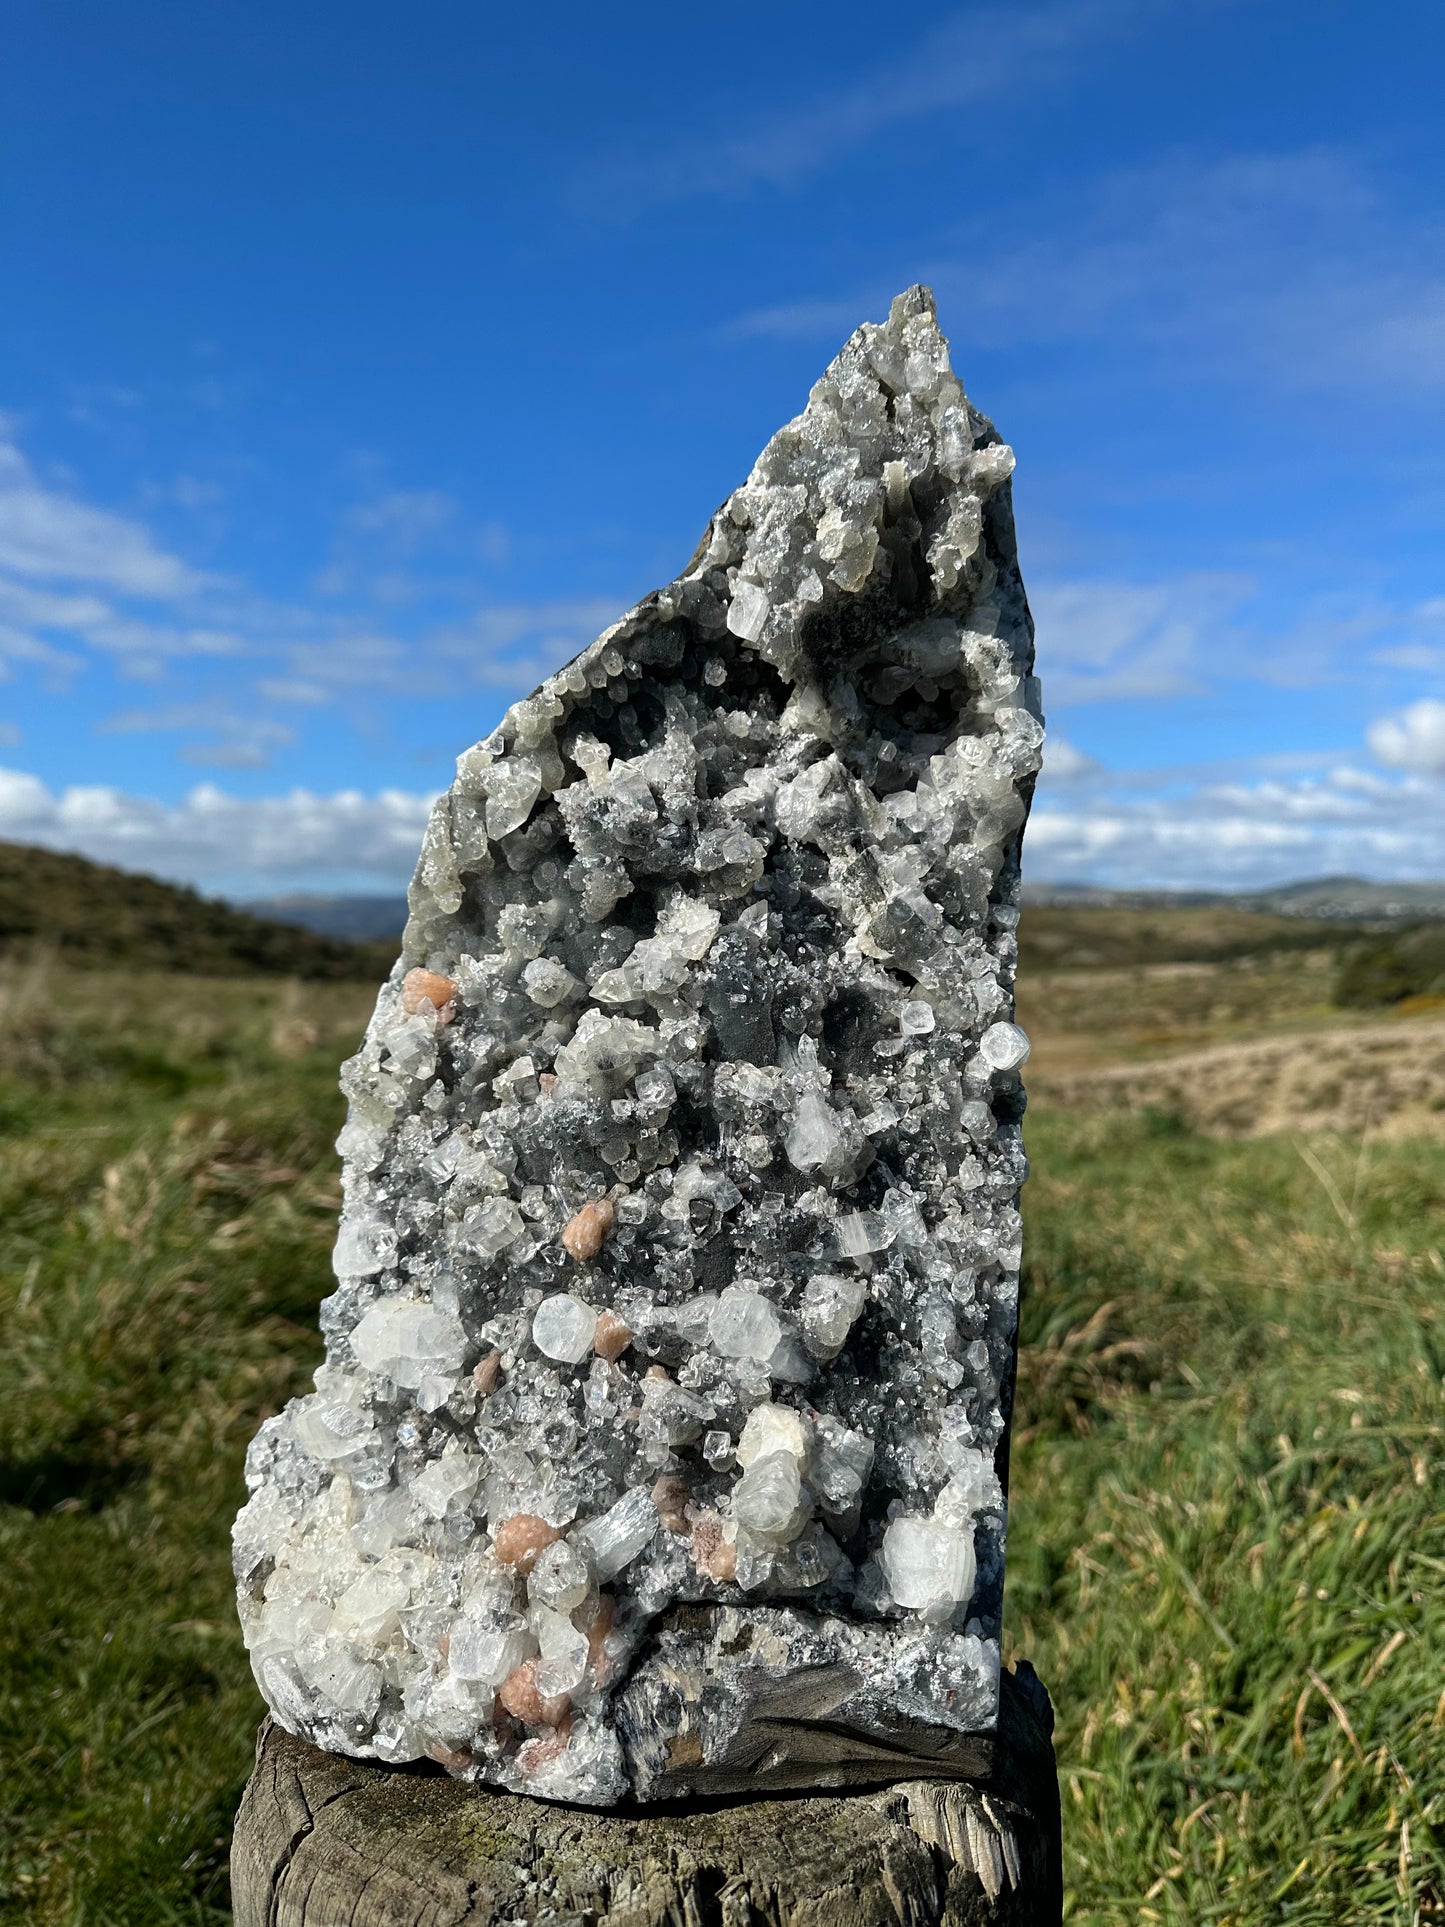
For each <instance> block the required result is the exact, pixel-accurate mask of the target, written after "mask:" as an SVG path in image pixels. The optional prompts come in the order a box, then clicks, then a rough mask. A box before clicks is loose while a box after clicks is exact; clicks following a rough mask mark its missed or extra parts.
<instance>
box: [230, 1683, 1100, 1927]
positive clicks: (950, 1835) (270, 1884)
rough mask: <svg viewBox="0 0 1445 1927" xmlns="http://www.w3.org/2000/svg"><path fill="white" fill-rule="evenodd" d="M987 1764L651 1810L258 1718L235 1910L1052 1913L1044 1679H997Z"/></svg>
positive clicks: (593, 1923) (277, 1920)
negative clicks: (336, 1748) (337, 1746)
mask: <svg viewBox="0 0 1445 1927" xmlns="http://www.w3.org/2000/svg"><path fill="white" fill-rule="evenodd" d="M1003 1684H1004V1691H1003V1698H1002V1708H1001V1713H1000V1721H999V1743H998V1749H997V1763H996V1766H995V1769H994V1772H993V1774H992V1775H991V1776H990V1778H989V1779H988V1780H987V1781H981V1782H977V1783H975V1782H967V1781H958V1780H927V1779H924V1780H908V1781H903V1782H901V1783H899V1784H897V1785H894V1786H888V1787H882V1788H879V1789H877V1790H876V1791H872V1792H852V1793H845V1794H817V1795H809V1794H800V1795H794V1796H791V1797H775V1798H771V1799H765V1800H751V1801H748V1800H743V1801H729V1802H724V1801H709V1802H688V1803H682V1802H678V1803H674V1804H672V1805H669V1806H663V1807H652V1808H640V1807H633V1808H610V1809H603V1810H599V1809H594V1808H581V1807H562V1806H551V1805H547V1804H545V1803H543V1802H542V1801H538V1800H528V1799H524V1798H521V1797H519V1796H518V1795H516V1794H511V1793H501V1792H497V1791H495V1790H493V1789H491V1788H488V1787H482V1786H475V1785H469V1784H465V1783H463V1782H460V1781H457V1780H452V1779H449V1778H448V1777H446V1776H445V1775H444V1774H442V1773H441V1772H440V1771H439V1770H430V1769H426V1768H420V1767H404V1768H387V1767H381V1766H375V1765H372V1764H370V1763H368V1762H364V1761H361V1760H349V1759H343V1758H341V1757H339V1756H337V1755H334V1754H328V1753H322V1752H320V1751H319V1750H318V1749H317V1748H316V1747H314V1746H310V1745H308V1744H307V1743H306V1742H305V1741H303V1740H297V1739H293V1738H292V1737H291V1735H290V1734H288V1733H285V1732H283V1731H282V1730H281V1728H279V1727H277V1726H275V1725H273V1724H272V1722H271V1721H269V1720H268V1721H266V1722H265V1723H264V1724H263V1726H262V1727H261V1731H260V1734H259V1736H258V1738H257V1744H256V1768H255V1771H254V1772H253V1773H252V1775H251V1779H250V1782H249V1784H248V1785H247V1788H246V1792H245V1795H244V1797H243V1799H242V1802H241V1808H240V1812H239V1813H238V1815H237V1817H236V1830H235V1840H234V1844H233V1847H232V1852H231V1882H232V1896H233V1902H234V1906H235V1918H236V1927H461V1924H462V1923H465V1927H503V1923H506V1927H516V1924H518V1923H523V1922H526V1923H532V1922H546V1923H548V1927H1058V1923H1059V1922H1060V1920H1061V1918H1062V1909H1063V1897H1062V1874H1061V1864H1060V1842H1059V1791H1058V1779H1057V1775H1056V1772H1055V1767H1054V1757H1053V1746H1052V1743H1051V1740H1050V1737H1049V1736H1050V1733H1051V1731H1052V1728H1053V1711H1052V1708H1051V1707H1050V1705H1049V1700H1048V1695H1047V1693H1045V1691H1044V1689H1043V1687H1042V1686H1041V1685H1040V1684H1039V1681H1038V1679H1037V1678H1036V1676H1035V1674H1034V1672H1033V1669H1032V1667H1030V1666H1029V1665H1028V1664H1027V1662H1024V1663H1023V1664H1021V1665H1020V1667H1019V1669H1018V1671H1017V1672H1016V1673H1013V1674H1005V1676H1004V1682H1003Z"/></svg>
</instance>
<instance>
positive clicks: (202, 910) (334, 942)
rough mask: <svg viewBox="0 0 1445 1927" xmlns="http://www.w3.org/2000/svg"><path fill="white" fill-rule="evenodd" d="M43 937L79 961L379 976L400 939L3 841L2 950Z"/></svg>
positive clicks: (236, 972) (206, 972)
mask: <svg viewBox="0 0 1445 1927" xmlns="http://www.w3.org/2000/svg"><path fill="white" fill-rule="evenodd" d="M36 945H44V946H49V947H52V948H54V949H56V950H58V951H60V952H62V953H63V954H64V955H66V956H68V957H71V958H74V959H75V960H76V961H77V962H87V963H94V964H97V965H100V964H111V965H116V966H123V967H125V968H128V969H138V970H178V971H186V972H189V973H192V974H195V975H200V976H241V975H249V974H252V973H260V974H262V975H266V976H286V977H312V978H317V977H319V978H333V979H338V980H340V979H346V978H352V979H356V978H362V979H365V978H373V977H378V976H381V975H384V974H385V972H386V971H387V970H388V969H389V968H390V967H391V962H392V959H393V957H394V955H395V945H394V944H387V945H385V946H376V945H367V944H360V943H354V942H348V941H346V940H345V939H344V938H340V937H328V936H319V935H317V934H316V933H314V932H313V931H310V930H303V929H298V928H297V927H296V925H294V924H291V923H282V922H279V921H277V920H276V919H274V918H268V917H261V916H255V915H253V914H251V913H249V912H247V911H244V910H238V909H236V908H234V907H233V906H232V905H231V904H228V903H220V902H217V901H215V900H213V899H211V898H208V897H203V896H200V895H199V894H198V893H197V892H196V891H194V890H188V889H185V888H183V887H182V886H180V885H177V884H174V883H162V882H160V881H159V879H158V878H156V877H148V876H138V875H135V874H133V873H132V872H130V871H128V870H113V869H110V868H108V867H107V866H106V865H105V864H102V863H91V862H89V861H88V860H87V859H86V858H85V857H81V856H67V855H64V854H62V853H61V852H59V851H56V850H41V849H36V848H34V847H33V846H31V845H29V844H24V843H5V842H0V953H3V952H7V951H9V952H13V951H15V950H18V949H27V948H31V947H33V946H36Z"/></svg>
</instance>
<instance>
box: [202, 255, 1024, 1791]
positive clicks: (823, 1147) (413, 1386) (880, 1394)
mask: <svg viewBox="0 0 1445 1927" xmlns="http://www.w3.org/2000/svg"><path fill="white" fill-rule="evenodd" d="M1012 467H1013V456H1012V454H1011V452H1010V451H1009V449H1007V448H1006V447H1005V446H1004V445H1003V444H1002V443H1001V442H1000V441H999V439H998V436H997V435H996V433H995V432H994V429H993V428H992V426H991V425H990V423H989V422H987V421H986V420H985V419H984V418H983V417H982V416H981V415H979V414H978V413H977V412H976V411H975V410H974V409H973V407H972V406H971V405H970V403H969V402H968V401H967V400H966V398H965V396H964V394H963V391H962V389H961V388H960V386H959V383H958V381H957V380H956V379H955V377H954V375H953V373H952V371H951V369H950V366H949V360H948V351H947V347H946V345H945V343H944V340H943V338H942V336H941V335H940V333H939V331H938V326H937V323H936V321H935V318H934V312H933V305H932V301H931V298H930V296H929V295H928V293H927V291H926V290H924V289H922V288H914V289H912V290H911V291H910V292H909V293H907V294H905V295H903V296H901V297H900V298H899V299H898V300H897V301H896V302H895V303H894V305H893V309H892V312H891V314H890V316H889V319H888V320H887V322H886V323H884V324H883V325H882V326H876V327H875V326H868V327H863V328H860V329H859V330H858V332H857V333H856V334H855V335H854V336H853V337H852V339H851V340H850V341H849V342H848V343H847V345H846V347H845V348H844V349H843V351H842V353H841V354H840V355H839V356H838V358H837V360H836V361H834V363H833V364H832V366H831V367H830V368H829V369H828V371H827V372H826V374H825V375H824V376H823V377H822V379H821V380H820V381H819V382H818V384H817V386H816V387H815V388H814V389H813V392H812V394H811V396H810V398H809V402H808V406H807V408H806V410H805V411H804V412H803V414H802V415H800V416H799V417H798V418H797V419H796V420H795V421H793V422H790V423H789V424H788V425H787V427H785V428H783V429H781V430H780V431H779V433H778V434H776V435H775V436H774V437H773V439H772V441H771V442H769V444H768V446H767V447H766V449H765V450H764V451H763V453H762V455H761V457H760V458H759V460H758V463H757V465H756V467H755V468H754V470H753V472H752V474H751V476H750V477H749V479H748V480H747V482H746V483H745V484H744V485H743V486H742V487H741V488H739V489H737V490H736V491H735V492H734V493H733V494H732V495H731V496H729V497H728V499H727V501H726V502H725V503H724V504H723V506H722V508H721V509H720V510H719V511H718V513H717V515H716V516H715V517H714V519H713V521H712V524H711V526H710V527H709V529H708V532H707V534H706V536H705V537H704V539H703V541H702V544H701V545H700V547H699V549H698V551H697V553H696V555H695V556H694V558H693V560H692V562H691V564H690V565H689V567H688V568H687V570H686V571H685V572H684V573H683V574H682V575H681V576H679V577H678V579H677V580H676V581H674V582H672V583H670V584H669V585H668V586H667V587H666V588H665V589H662V590H660V591H658V592H657V593H656V594H653V595H650V596H649V597H648V598H647V599H646V600H645V601H644V602H642V603H641V604H639V606H638V607H637V608H636V609H634V610H633V611H632V612H631V613H630V614H629V615H627V616H625V617H624V618H623V619H622V620H621V621H620V622H619V623H617V624H616V625H615V626H614V627H613V628H611V629H609V630H608V631H607V632H606V633H605V634H604V635H603V636H601V637H600V638H599V639H598V640H597V642H595V643H594V644H593V645H592V646H591V647H590V648H588V649H586V650H584V651H583V653H582V654H581V655H580V656H578V657H577V659H576V660H575V661H573V662H571V663H569V664H568V665H567V666H566V667H565V668H563V669H561V670H559V672H558V673H557V674H556V675H555V676H553V677H551V678H550V680H548V681H547V682H546V683H544V684H543V685H542V687H541V688H540V689H539V690H538V691H537V692H536V693H535V694H534V695H532V696H530V697H528V698H527V699H526V700H525V701H523V702H519V703H517V704H516V705H515V706H514V707H513V708H512V709H511V710H509V711H508V713H507V715H506V716H505V718H504V719H503V721H502V722H501V724H500V725H499V726H498V728H497V729H496V730H495V731H494V732H493V733H492V735H491V736H489V737H488V738H486V740H485V741H483V742H482V743H480V744H479V745H478V746H477V747H476V748H474V749H470V750H468V751H467V752H466V753H465V754H464V755H463V756H462V757H461V758H460V760H459V762H458V765H457V778H456V782H455V783H454V784H453V786H452V788H451V790H450V791H449V792H448V793H447V794H446V795H445V796H444V797H442V799H441V800H440V802H439V803H438V804H437V806H436V810H435V812H434V814H433V816H432V819H431V823H430V826H429V828H428V830H427V833H426V839H425V843H424V846H423V850H422V855H421V860H420V864H419V867H418V869H417V873H416V878H415V881H414V883H413V885H412V889H411V920H410V923H409V924H408V927H407V932H406V937H405V945H404V952H403V956H402V958H401V960H400V962H399V963H398V964H397V967H396V969H395V971H394V972H393V974H392V978H391V980H390V982H389V983H388V984H387V985H386V986H385V987H384V988H383V990H382V992H381V995H380V998H379V1000H378V1003H377V1008H376V1014H375V1017H374V1019H373V1021H372V1023H371V1026H370V1029H369V1030H368V1032H367V1035H366V1039H365V1041H364V1043H363V1044H362V1047H361V1049H360V1051H359V1052H358V1054H357V1055H356V1056H355V1057H354V1058H353V1059H352V1060H351V1061H350V1063H349V1064H347V1066H346V1067H345V1071H344V1076H343V1086H344V1089H345V1091H346V1093H347V1096H348V1097H349V1099H350V1111H349V1115H348V1119H347V1122H346V1125H345V1128H344V1130H343V1131H342V1134H341V1138H340V1141H339V1147H338V1148H339V1149H340V1151H341V1153H342V1155H343V1158H344V1161H345V1200H346V1201H345V1208H344V1211H343V1214H342V1221H341V1231H340V1236H339V1238H338V1240H337V1244H336V1253H335V1270H336V1276H337V1287H336V1290H335V1292H334V1293H333V1295H332V1296H331V1297H330V1298H328V1299H327V1300H326V1301H325V1303H324V1305H323V1306H322V1329H323V1332H324V1334H325V1337H326V1342H327V1357H326V1362H325V1364H324V1365H323V1366H322V1367H321V1368H320V1369H319V1370H318V1372H317V1374H316V1380H315V1385H316V1389H315V1390H314V1391H313V1392H310V1393H308V1394H307V1395H306V1396H305V1397H303V1398H299V1399H296V1400H294V1401H293V1402H292V1403H291V1405H289V1406H288V1407H287V1409H286V1410H285V1411H284V1412H282V1413H281V1414H280V1415H279V1416H278V1417H276V1418H272V1419H268V1420H267V1421H266V1423H265V1424H264V1425H263V1426H262V1428H261V1431H260V1433H259V1435H258V1437H257V1438H256V1440H255V1443H254V1445H253V1446H252V1449H251V1453H250V1458H249V1461H248V1480H249V1484H250V1487H251V1494H252V1496H251V1498H250V1500H249V1503H248V1504H247V1505H246V1507H245V1509H244V1510H243V1511H242V1513H241V1515H240V1517H239V1519H238V1520H237V1522H236V1530H235V1557H236V1575H237V1580H238V1585H239V1592H240V1604H241V1616H242V1620H243V1623H244V1627H245V1633H246V1639H247V1643H248V1645H249V1648H250V1652H251V1659H252V1663H253V1666H254V1668H255V1673H256V1677H257V1680H258V1681H259V1683H260V1686H261V1690H262V1692H263V1693H264V1695H265V1697H266V1699H267V1701H268V1702H269V1704H270V1706H271V1708H272V1710H273V1712H274V1713H275V1715H276V1717H277V1719H278V1720H279V1721H280V1722H281V1723H282V1725H283V1726H285V1727H287V1728H288V1729H289V1730H290V1731H292V1732H294V1733H298V1734H302V1735H305V1736H307V1737H309V1738H311V1739H314V1740H315V1741H317V1742H318V1743H319V1744H320V1745H322V1746H324V1747H330V1748H333V1749H336V1750H339V1751H342V1752H346V1753H353V1754H360V1755H363V1756H366V1757H368V1758H377V1759H381V1760H385V1761H403V1760H411V1759H416V1758H419V1757H421V1756H429V1757H430V1758H432V1759H434V1760H438V1761H440V1762H442V1763H443V1764H444V1765H445V1766H446V1767H447V1768H448V1769H449V1770H450V1771H451V1772H453V1773H456V1774H460V1775H465V1776H472V1777H476V1778H482V1779H486V1780H490V1781H494V1782H498V1783H500V1784H501V1785H503V1786H507V1787H512V1788H517V1789H522V1790H525V1791H528V1792H532V1793H535V1794H539V1795H542V1796H544V1797H548V1798H554V1799H566V1800H577V1801H585V1802H592V1803H597V1804H610V1803H613V1802H616V1801H620V1800H624V1799H627V1798H636V1799H647V1798H657V1797H663V1796H672V1795H677V1794H681V1793H699V1792H701V1793H706V1792H719V1791H727V1790H730V1789H738V1788H757V1789H763V1788H769V1787H780V1786H806V1785H823V1786H826V1785H840V1784H847V1783H849V1782H853V1781H860V1782H861V1781H869V1780H872V1781H880V1780H887V1779H888V1778H890V1777H896V1776H899V1775H905V1776H916V1775H917V1774H919V1773H920V1772H936V1773H945V1774H962V1773H967V1772H969V1771H971V1770H978V1769H980V1768H982V1767H983V1766H985V1765H986V1764H987V1759H988V1750H989V1734H990V1731H991V1729H992V1726H993V1723H994V1719H995V1712H996V1705H997V1694H998V1668H999V1648H998V1635H999V1612H1000V1604H1001V1593H1002V1582H1003V1537H1004V1493H1003V1488H1002V1484H1001V1479H1000V1469H1001V1468H1002V1467H1003V1465H1004V1462H1005V1460H1004V1451H1005V1444H1006V1422H1007V1416H1008V1410H1009V1403H1010V1397H1011V1391H1012V1376H1013V1348H1014V1332H1015V1319H1016V1311H1017V1294H1018V1266H1019V1242H1020V1232H1019V1217H1018V1211H1017V1201H1018V1188H1019V1185H1020V1183H1021V1181H1022V1179H1023V1176H1024V1171H1025V1164H1024V1157H1023V1151H1022V1147H1021V1141H1020V1124H1019V1121H1020V1117H1021V1114H1022V1110H1023V1097H1022V1092H1021V1089H1020V1084H1019V1076H1018V1069H1019V1066H1020V1065H1021V1064H1022V1063H1023V1061H1024V1058H1025V1056H1026V1054H1027V1050H1028V1043H1027V1039H1026V1038H1025V1037H1024V1034H1023V1032H1022V1031H1021V1030H1019V1029H1018V1027H1017V1026H1016V1025H1015V1024H1014V1023H1013V1021H1012V1014H1013V1007H1012V984H1013V970H1014V961H1015V954H1016V943H1015V935H1014V932H1015V926H1016V923H1017V918H1018V911H1017V897H1018V890H1017V884H1018V857H1019V846H1020V839H1021V834H1022V830H1023V824H1024V818H1025V814H1026V811H1027V806H1028V799H1029V796H1030V793H1031V790H1032V785H1033V779H1034V775H1035V772H1036V770H1037V767H1038V761H1039V751H1040V745H1041V742H1042V737H1043V730H1042V726H1041V722H1040V715H1039V702H1038V691H1037V685H1036V683H1035V681H1034V679H1033V676H1032V674H1031V670H1032V628H1031V624H1030V620H1029V614H1028V607H1027V604H1026V602H1025V599H1024V592H1023V587H1022V584H1021V582H1020V580H1019V574H1018V568H1017V562H1016V558H1015V550H1014V536H1013V523H1012V511H1011V506H1010V492H1009V475H1010V471H1011V469H1012Z"/></svg>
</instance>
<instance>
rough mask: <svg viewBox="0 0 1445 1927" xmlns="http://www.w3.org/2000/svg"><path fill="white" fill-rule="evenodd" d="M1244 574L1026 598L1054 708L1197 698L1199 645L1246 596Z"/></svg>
mask: <svg viewBox="0 0 1445 1927" xmlns="http://www.w3.org/2000/svg"><path fill="white" fill-rule="evenodd" d="M1254 587H1255V584H1254V582H1253V580H1252V579H1251V578H1250V577H1248V576H1242V575H1229V574H1217V575H1209V574H1195V575H1187V576H1181V577H1178V578H1175V579H1173V580H1167V581H1162V582H1151V583H1138V582H1120V581H1096V580H1085V581H1073V582H1052V583H1049V582H1045V583H1043V584H1042V585H1041V586H1039V587H1038V588H1036V589H1035V590H1033V591H1032V592H1031V594H1030V598H1029V599H1030V602H1031V603H1032V605H1033V611H1034V618H1035V621H1036V623H1037V626H1038V639H1039V662H1040V668H1041V670H1042V672H1043V674H1044V678H1045V683H1044V687H1045V693H1046V695H1047V697H1048V699H1049V701H1050V702H1053V703H1080V702H1104V701H1118V700H1119V699H1120V698H1123V697H1167V696H1184V695H1190V694H1194V693H1197V692H1198V691H1199V690H1200V688H1202V686H1203V681H1202V678H1203V676H1204V674H1205V668H1204V655H1205V653H1206V652H1205V645H1206V644H1207V643H1208V642H1209V640H1210V638H1211V636H1212V635H1213V634H1215V633H1217V631H1218V630H1219V629H1220V628H1221V627H1222V626H1223V625H1224V624H1225V623H1226V622H1227V621H1228V620H1229V618H1230V617H1231V616H1232V615H1233V614H1234V613H1235V611H1236V610H1237V609H1238V608H1239V607H1240V605H1241V604H1242V603H1243V602H1244V601H1245V600H1246V599H1247V598H1248V597H1249V596H1250V595H1251V594H1252V593H1253V591H1254Z"/></svg>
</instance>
